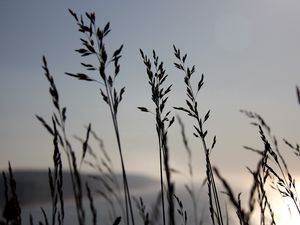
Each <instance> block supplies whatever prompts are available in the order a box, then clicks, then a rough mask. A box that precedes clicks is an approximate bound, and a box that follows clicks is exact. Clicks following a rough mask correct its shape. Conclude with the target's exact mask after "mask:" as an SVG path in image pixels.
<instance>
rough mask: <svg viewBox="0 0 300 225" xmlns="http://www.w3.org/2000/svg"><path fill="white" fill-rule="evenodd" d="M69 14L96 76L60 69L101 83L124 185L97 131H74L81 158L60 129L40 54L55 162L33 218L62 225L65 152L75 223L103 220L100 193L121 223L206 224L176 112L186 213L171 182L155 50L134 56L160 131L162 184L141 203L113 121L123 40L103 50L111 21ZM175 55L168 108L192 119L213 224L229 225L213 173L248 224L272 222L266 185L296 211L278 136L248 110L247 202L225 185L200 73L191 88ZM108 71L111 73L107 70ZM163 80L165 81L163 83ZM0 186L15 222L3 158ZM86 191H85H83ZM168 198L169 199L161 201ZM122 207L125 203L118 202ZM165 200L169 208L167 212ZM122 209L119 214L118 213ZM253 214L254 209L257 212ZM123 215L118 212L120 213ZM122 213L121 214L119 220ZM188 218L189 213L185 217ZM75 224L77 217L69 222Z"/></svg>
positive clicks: (60, 113) (0, 223) (189, 70)
mask: <svg viewBox="0 0 300 225" xmlns="http://www.w3.org/2000/svg"><path fill="white" fill-rule="evenodd" d="M69 12H70V13H71V15H72V16H73V17H74V19H75V21H76V23H77V25H78V27H79V32H81V33H82V34H83V35H84V37H83V38H81V39H80V40H81V42H82V48H80V49H77V50H76V51H77V52H78V53H79V54H80V55H81V56H82V57H84V58H85V57H87V56H94V57H95V58H96V59H97V60H98V61H97V62H98V64H97V65H92V64H89V63H86V62H82V63H81V64H82V66H83V67H84V68H86V70H87V72H89V73H90V72H95V73H96V74H97V77H98V78H97V77H93V76H91V75H90V74H85V73H69V72H68V73H66V74H67V75H68V76H71V77H75V78H77V79H79V80H84V81H88V82H97V83H98V84H100V95H101V97H102V99H103V100H104V102H105V104H106V105H107V106H108V108H109V112H110V115H111V117H112V122H113V128H114V132H115V136H116V141H117V145H118V151H119V156H120V164H121V168H122V179H123V180H122V184H123V192H124V193H122V188H120V184H119V181H118V179H117V175H116V172H115V170H114V166H113V162H112V160H111V158H110V156H109V154H108V152H107V151H106V149H105V147H104V144H103V140H102V139H101V138H99V137H98V136H97V134H96V133H95V131H94V130H93V129H92V126H91V124H89V125H88V126H87V127H86V134H85V137H84V138H80V137H77V136H75V139H76V140H78V141H79V142H80V143H81V145H82V149H81V156H80V157H77V156H76V154H75V151H74V150H73V148H72V145H71V142H70V141H69V140H70V139H69V136H68V132H67V130H66V126H65V124H66V120H67V116H66V111H67V110H66V107H62V106H61V104H60V97H59V92H58V90H57V88H56V85H55V81H54V78H53V76H52V75H51V74H50V71H49V68H48V63H47V61H46V58H45V57H43V71H44V75H45V78H46V79H47V81H48V83H49V93H50V96H51V99H52V104H53V106H54V112H53V114H52V116H51V119H50V122H47V121H46V120H45V119H44V118H43V117H41V116H38V115H36V118H37V119H38V121H39V122H40V123H41V124H42V125H43V127H44V128H45V129H46V130H47V132H48V133H49V134H50V136H51V138H52V144H53V167H51V168H49V169H48V182H49V183H48V185H49V190H50V196H49V198H50V201H51V210H50V211H51V212H50V214H47V213H49V212H46V210H45V209H43V208H41V214H42V216H43V221H38V224H39V225H43V224H44V225H48V224H49V225H50V224H51V225H56V224H58V225H63V224H65V198H64V193H63V186H64V180H65V179H66V178H65V177H64V176H63V174H64V173H63V169H64V168H63V167H64V165H63V163H62V158H61V154H62V153H64V154H65V155H66V157H67V164H68V165H67V168H68V170H69V173H70V177H71V183H72V189H73V199H74V202H75V208H76V216H77V223H78V224H79V225H85V224H93V225H96V224H103V221H102V220H101V218H100V220H99V217H98V215H99V214H98V213H97V207H96V205H95V197H96V196H95V194H98V195H100V196H101V197H102V198H104V199H105V202H106V203H105V204H107V205H108V208H109V209H108V211H107V213H108V214H109V215H110V222H109V224H113V225H118V224H120V223H121V221H122V222H123V223H124V224H126V225H130V224H132V225H134V224H135V223H136V222H135V221H136V218H135V214H134V212H136V214H137V213H138V214H139V215H140V217H141V219H142V222H143V224H144V225H157V224H163V225H166V224H167V223H168V224H170V225H175V224H180V225H187V224H194V225H198V224H204V222H203V220H202V217H203V215H201V214H200V213H199V207H198V206H199V205H204V204H206V202H204V203H203V202H201V201H200V198H199V196H198V194H197V190H198V189H200V188H201V186H200V185H199V186H196V183H197V182H195V176H194V175H195V174H196V173H197V171H195V170H194V168H193V163H192V157H193V154H192V150H191V148H190V146H189V143H188V137H189V136H188V134H187V133H186V131H185V125H184V123H183V121H182V120H181V118H180V117H179V116H177V120H178V123H179V125H180V134H178V135H181V138H182V141H183V144H184V148H185V152H186V154H187V156H188V162H187V164H188V174H189V181H190V183H189V184H187V185H185V188H186V191H187V193H188V195H189V197H190V200H191V204H192V210H191V211H192V212H190V211H188V210H187V209H186V208H185V205H187V204H186V202H183V201H182V200H181V198H180V196H179V195H178V194H177V193H176V191H175V181H174V180H172V176H171V175H172V172H173V170H172V169H171V168H170V161H171V160H170V152H171V151H172V149H169V147H168V129H169V128H170V127H171V126H172V124H173V123H174V121H175V117H174V116H171V115H173V112H172V110H166V104H167V102H168V98H169V96H170V94H171V87H172V85H166V81H167V77H168V75H167V72H166V70H165V69H164V64H163V62H161V61H159V58H158V56H157V54H156V52H155V51H153V52H152V57H151V58H152V59H151V60H150V58H148V57H147V55H146V54H145V53H144V52H143V51H142V50H140V54H141V57H142V60H143V63H144V65H145V66H146V73H147V76H148V83H149V85H150V89H151V99H152V101H153V103H154V109H153V111H152V110H150V108H149V107H148V106H143V107H138V108H139V109H140V110H141V111H142V112H147V113H150V114H151V115H153V116H154V119H155V120H154V121H155V127H156V133H157V137H158V154H159V162H157V165H158V166H159V177H160V189H159V190H157V192H158V196H157V198H156V199H155V201H154V205H153V206H152V207H149V206H147V205H146V204H145V202H144V200H143V197H139V198H133V197H132V196H131V193H130V191H131V190H130V189H129V185H128V180H127V173H126V169H125V162H124V159H123V154H124V153H125V151H124V150H123V148H122V144H121V138H120V132H119V125H118V117H117V115H118V106H119V104H120V102H121V101H122V99H123V94H124V91H125V88H122V89H120V90H118V89H116V88H115V79H116V78H117V76H118V75H119V73H120V64H119V60H120V58H121V51H122V49H123V45H121V46H120V48H118V49H117V50H116V51H115V52H113V53H112V54H111V56H108V53H107V51H106V46H105V43H104V39H105V38H106V36H107V35H108V34H109V32H110V24H109V23H107V24H106V25H105V27H104V28H103V29H100V28H99V27H97V26H96V16H95V13H85V15H81V16H78V15H77V14H76V13H75V12H73V11H72V10H69ZM173 50H174V55H175V57H176V60H177V61H176V62H175V63H174V65H175V67H176V68H178V69H179V70H181V71H182V72H183V75H184V76H183V81H184V83H185V87H186V93H185V96H186V99H185V103H184V104H183V105H184V106H177V107H174V109H175V110H177V111H178V110H179V111H182V112H184V113H185V114H186V115H187V116H188V117H190V118H192V119H193V128H194V132H193V135H191V136H192V137H195V138H196V139H197V140H199V142H200V146H199V148H200V149H201V151H203V152H204V156H205V161H204V162H203V163H205V166H206V172H205V176H206V178H205V183H206V184H207V192H208V193H207V194H208V199H207V200H208V203H209V204H208V205H204V207H207V209H208V211H209V212H210V218H211V224H213V225H215V224H218V225H223V224H229V219H228V217H229V216H228V212H227V207H226V212H225V213H224V211H223V209H224V208H225V206H223V205H221V200H220V195H219V188H220V187H218V186H217V183H216V178H217V179H218V180H219V181H220V183H221V185H222V188H223V189H225V193H226V196H227V197H228V201H229V202H230V203H231V205H232V206H233V208H234V210H235V212H236V218H237V219H238V221H239V224H241V225H250V224H253V221H252V219H253V218H254V217H258V218H259V224H260V225H265V224H272V225H275V224H276V223H277V221H276V215H275V214H274V210H273V207H274V205H273V202H272V199H271V194H272V193H271V191H270V189H269V187H270V186H271V187H272V188H273V189H272V190H273V191H275V192H278V193H279V194H280V195H281V196H282V198H289V199H291V200H292V203H293V205H294V207H295V208H296V209H297V213H298V214H299V215H300V201H299V197H298V194H297V190H296V181H295V178H294V177H293V175H292V173H291V172H290V171H289V168H288V163H287V162H286V160H285V157H284V155H283V154H282V152H283V151H282V150H281V148H280V147H279V144H278V140H277V138H276V137H275V135H273V134H272V132H271V128H270V126H269V125H268V124H267V123H266V122H265V120H264V119H263V118H262V117H261V116H260V115H259V114H257V113H253V112H251V111H247V110H241V112H242V113H243V114H245V115H246V116H247V117H248V118H249V119H250V120H251V124H252V125H254V126H255V127H256V128H257V130H258V133H259V135H260V141H261V143H262V146H263V147H262V148H261V149H255V148H252V147H248V146H245V147H244V148H245V149H246V150H250V151H252V152H254V153H255V154H258V156H259V159H258V161H257V165H256V167H255V168H254V169H253V168H248V171H249V173H250V174H251V177H252V185H251V186H250V188H249V193H248V198H249V199H248V201H247V202H243V201H242V198H241V196H242V195H244V194H245V193H235V192H234V191H233V190H234V188H232V186H231V184H230V183H229V182H228V181H227V180H226V179H225V178H224V176H223V175H221V171H222V169H220V166H218V167H219V168H217V167H216V166H213V165H212V162H211V152H212V150H213V149H214V147H215V144H216V136H214V137H213V138H212V140H208V136H207V133H208V130H207V128H206V127H207V122H208V121H209V119H210V110H207V111H206V112H205V113H204V114H203V113H202V112H200V111H199V103H198V100H197V98H198V93H200V91H201V88H202V86H203V84H204V75H203V74H202V75H201V76H200V78H199V79H198V80H197V82H196V85H195V86H194V83H195V80H194V74H195V66H192V67H189V66H186V60H187V54H184V55H182V53H181V51H180V49H178V48H177V47H175V46H173ZM111 74H112V75H111ZM165 85H166V86H165ZM296 95H297V98H298V102H299V104H300V91H299V88H298V87H296ZM91 139H93V140H94V141H96V142H97V143H98V145H99V150H100V152H101V153H100V154H99V153H97V152H96V151H95V150H94V149H93V147H92V146H91V145H90V144H89V142H90V140H91ZM282 142H283V143H284V146H285V147H287V148H288V149H289V150H292V152H293V153H294V154H295V156H297V157H299V156H300V147H299V144H297V143H296V144H292V143H291V142H290V141H288V140H287V139H286V138H284V139H282ZM82 165H86V166H89V167H91V168H93V169H94V170H95V172H97V175H91V176H90V178H91V179H93V180H97V181H98V182H99V188H97V187H96V188H95V189H93V188H92V186H91V185H90V184H89V183H88V182H84V186H82V185H83V181H82V175H81V173H80V169H81V167H82ZM2 177H3V186H4V193H3V194H4V201H5V202H4V209H3V213H2V219H1V220H0V225H10V224H16V225H20V224H21V223H22V220H21V206H20V203H19V199H18V195H17V185H16V184H17V181H16V180H15V178H14V175H13V171H12V168H11V165H10V163H9V166H8V173H7V172H3V173H2ZM84 193H86V195H85V194H84ZM84 196H87V198H86V199H87V201H88V203H89V205H88V207H86V208H85V206H84V204H83V201H84ZM132 199H133V200H134V201H135V203H136V209H135V210H136V211H134V208H133V205H132V203H131V202H132ZM165 202H167V205H166V203H165ZM124 205H125V207H124ZM166 206H168V210H166ZM87 210H90V212H91V217H90V218H86V212H87ZM120 211H121V212H120ZM256 212H257V213H258V214H257V213H256ZM119 214H121V215H119ZM122 217H125V219H123V220H122ZM191 218H192V219H191ZM72 222H73V223H74V224H76V221H75V218H74V221H72ZM29 223H30V224H31V225H34V224H35V221H34V217H33V216H32V215H30V217H29Z"/></svg>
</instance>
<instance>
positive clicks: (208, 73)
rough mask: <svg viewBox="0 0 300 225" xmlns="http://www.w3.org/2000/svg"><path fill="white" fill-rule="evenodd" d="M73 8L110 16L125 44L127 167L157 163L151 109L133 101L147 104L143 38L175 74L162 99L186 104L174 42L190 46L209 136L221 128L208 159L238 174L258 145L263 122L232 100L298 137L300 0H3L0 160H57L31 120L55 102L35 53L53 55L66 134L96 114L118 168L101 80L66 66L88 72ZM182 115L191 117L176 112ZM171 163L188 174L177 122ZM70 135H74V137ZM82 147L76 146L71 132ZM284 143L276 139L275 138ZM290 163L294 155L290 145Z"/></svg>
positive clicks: (154, 169)
mask: <svg viewBox="0 0 300 225" xmlns="http://www.w3.org/2000/svg"><path fill="white" fill-rule="evenodd" d="M68 8H71V9H73V10H74V11H75V12H77V13H79V14H80V13H84V12H85V11H95V12H96V18H97V20H96V21H97V23H98V25H99V26H100V27H103V26H104V25H105V24H106V22H108V21H110V22H111V29H112V32H111V33H110V35H109V38H108V43H107V46H108V48H109V49H110V50H114V49H116V48H118V47H119V46H120V45H121V44H124V49H123V57H122V59H121V61H120V63H121V75H120V78H119V81H118V85H120V87H122V86H123V85H125V86H126V93H125V96H124V101H123V103H122V104H121V106H120V113H119V120H120V130H121V138H122V141H123V145H124V154H125V161H126V164H127V168H128V170H129V171H131V172H138V173H147V174H151V175H153V174H157V173H158V155H157V142H156V136H155V127H154V118H153V117H152V116H150V115H148V114H144V113H141V112H139V111H138V110H137V106H146V107H149V108H151V107H153V105H152V103H151V101H150V89H149V86H148V83H147V76H146V73H145V67H144V65H143V63H142V60H141V57H140V55H139V51H138V50H139V48H142V49H143V50H144V52H146V53H148V54H151V51H152V49H155V50H156V52H157V54H158V55H159V56H160V58H161V59H162V60H163V61H164V62H165V65H166V69H167V73H168V74H169V80H168V81H169V83H173V84H174V85H173V92H172V93H171V95H170V102H169V103H170V104H169V106H170V107H171V106H181V105H183V104H184V99H185V89H184V84H183V76H182V74H181V73H180V71H178V70H176V69H174V66H173V62H174V60H175V58H174V56H173V49H172V45H173V44H175V45H176V46H177V47H179V48H180V49H181V50H182V51H183V52H187V53H188V59H187V60H188V63H190V64H191V65H193V64H195V65H196V72H197V73H198V75H199V76H200V74H201V73H204V74H205V85H204V87H203V90H202V91H201V93H200V95H199V102H200V103H201V105H200V107H201V111H202V112H203V113H205V112H206V111H207V110H208V109H211V119H210V121H209V123H207V126H208V127H207V128H208V130H209V134H210V136H209V137H211V138H212V137H213V135H216V136H217V145H216V148H215V149H214V152H213V154H212V161H213V163H214V164H215V165H217V166H218V167H219V168H220V169H221V170H223V171H227V172H228V173H232V174H235V173H237V172H238V173H240V171H243V172H245V173H247V172H246V169H245V167H246V166H253V165H255V162H256V161H255V160H256V159H257V158H256V157H255V156H254V155H253V153H250V152H247V151H245V150H244V149H243V145H250V146H253V147H261V146H262V144H261V142H260V140H259V135H258V131H257V129H256V128H254V127H252V126H250V125H249V120H248V119H247V118H246V117H245V116H243V115H242V114H241V113H239V109H249V110H252V111H255V112H258V113H260V114H261V115H262V116H263V117H264V118H265V119H266V121H268V122H269V124H270V125H271V127H272V129H273V132H274V134H276V135H277V136H278V138H279V139H280V138H282V137H285V138H287V139H289V140H290V141H291V142H292V143H294V142H297V141H298V140H299V135H298V134H299V126H298V125H299V124H300V123H299V122H300V120H299V118H300V114H299V113H300V112H299V105H298V104H297V99H296V94H295V86H296V85H297V84H298V85H300V76H299V73H300V63H299V60H300V44H299V40H300V26H299V22H300V13H299V12H300V2H299V1H297V0H285V1H281V0H252V1H246V0H242V1H241V0H236V1H234V0H230V1H217V0H205V1H204V0H201V1H199V0H197V1H196V0H195V1H180V0H164V1H140V0H136V1H133V0H131V1H79V0H77V1H74V0H72V1H71V0H70V1H57V2H53V1H51V2H50V1H38V0H36V1H33V0H27V1H5V0H4V1H0V28H1V31H0V32H1V35H0V154H1V157H0V168H1V169H4V168H6V167H7V162H8V160H10V161H11V163H12V164H13V166H14V167H15V168H34V169H39V168H47V167H48V166H51V165H52V162H51V157H52V145H51V143H52V140H51V137H50V136H49V135H48V133H47V132H46V131H45V130H44V128H43V127H42V126H41V125H40V124H39V122H38V121H37V120H36V119H35V116H34V115H35V114H39V115H41V116H43V117H44V118H46V119H49V118H50V116H51V112H52V111H53V107H52V105H51V99H50V97H49V95H48V83H47V81H46V80H45V78H44V77H43V70H42V68H41V66H42V56H43V55H45V56H46V57H47V60H48V65H49V69H50V72H51V73H52V75H53V76H54V78H55V80H56V84H57V87H58V89H59V92H60V97H61V101H62V104H63V105H65V106H67V109H68V110H67V116H68V122H67V125H68V134H69V136H70V138H71V139H72V135H74V134H76V135H78V136H81V137H84V135H85V130H84V126H85V125H86V124H88V123H89V122H92V126H93V128H94V130H95V131H96V132H97V133H98V135H99V136H100V137H102V138H103V139H104V142H105V144H106V147H107V149H108V151H109V153H110V155H111V157H112V158H113V159H114V160H115V166H116V168H117V169H118V168H119V161H118V154H117V149H116V144H115V138H114V133H113V129H112V123H111V118H110V115H109V111H108V108H107V107H106V105H105V104H104V103H103V101H102V99H101V98H100V96H99V92H98V86H97V85H96V84H91V83H84V82H79V81H77V80H75V79H71V78H70V77H66V76H65V75H64V72H83V71H84V69H83V68H81V66H80V62H81V59H80V57H79V55H78V54H76V53H75V52H74V49H77V48H79V47H80V41H79V38H80V37H81V36H80V34H79V33H78V31H77V26H76V24H75V21H74V20H73V18H72V17H71V16H70V15H69V13H68V10H67V9H68ZM181 116H182V119H184V121H185V122H186V126H187V128H188V127H191V124H190V123H191V121H190V120H187V119H186V116H185V115H181ZM170 135H171V136H170V138H169V141H170V149H171V153H170V154H171V165H172V167H174V168H176V169H178V170H180V171H182V172H183V173H186V171H187V170H186V168H187V166H186V162H187V157H186V153H185V151H184V149H183V144H182V142H181V139H180V138H179V137H180V133H179V130H178V125H177V124H175V125H174V127H173V128H172V130H171V131H170ZM188 136H189V141H190V144H191V146H192V149H193V151H194V163H195V168H197V169H198V168H199V171H200V172H201V173H203V172H204V170H203V165H204V156H203V152H202V149H201V147H200V143H199V142H198V141H197V140H195V138H193V136H192V133H191V129H189V133H188ZM72 141H73V139H72ZM73 143H74V146H76V147H77V149H78V153H80V145H78V143H77V142H76V140H74V141H73ZM280 144H281V146H282V147H284V149H287V148H285V146H284V145H283V143H280ZM287 158H288V160H290V161H291V165H294V167H293V168H294V169H299V167H298V168H297V166H296V165H297V160H299V159H295V158H294V157H293V155H292V154H287Z"/></svg>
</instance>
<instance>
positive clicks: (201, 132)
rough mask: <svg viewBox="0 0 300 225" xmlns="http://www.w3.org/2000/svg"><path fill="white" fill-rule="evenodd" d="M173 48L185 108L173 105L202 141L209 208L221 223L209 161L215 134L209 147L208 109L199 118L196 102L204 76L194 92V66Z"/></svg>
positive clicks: (219, 207)
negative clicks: (189, 120)
mask: <svg viewBox="0 0 300 225" xmlns="http://www.w3.org/2000/svg"><path fill="white" fill-rule="evenodd" d="M173 48H174V55H175V57H176V59H177V60H178V62H175V63H174V65H175V67H176V68H177V69H179V70H181V71H183V72H184V74H185V76H184V82H185V85H186V95H187V99H186V108H185V107H174V108H175V109H177V110H180V111H183V112H185V113H187V115H188V116H190V117H192V118H193V119H195V121H196V124H195V125H194V129H195V132H194V136H195V137H196V138H199V139H200V140H201V142H202V147H203V150H204V153H205V161H206V177H207V187H208V196H209V210H210V215H211V219H212V223H213V224H220V225H223V224H224V223H223V216H222V211H221V205H220V201H219V195H218V191H217V186H216V183H215V178H214V174H213V170H212V166H211V162H210V153H211V151H212V149H213V148H214V146H215V144H216V136H214V138H213V141H212V145H211V147H210V148H209V147H208V145H207V141H206V135H207V130H205V128H204V127H203V125H204V124H205V122H206V121H207V120H208V118H209V116H210V110H208V111H207V113H206V114H205V116H204V117H203V118H201V116H200V114H199V111H198V102H197V99H196V97H197V94H198V93H199V91H200V89H201V87H202V85H203V84H204V76H203V74H202V76H201V79H200V81H199V82H198V86H197V91H196V92H194V89H193V87H192V85H191V83H192V82H191V77H192V75H193V74H194V72H195V66H193V67H192V68H189V67H186V66H185V61H186V58H187V54H185V55H183V56H182V55H181V53H180V49H178V48H176V47H175V46H173Z"/></svg>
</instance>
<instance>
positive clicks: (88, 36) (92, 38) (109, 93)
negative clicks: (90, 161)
mask: <svg viewBox="0 0 300 225" xmlns="http://www.w3.org/2000/svg"><path fill="white" fill-rule="evenodd" d="M69 12H70V13H71V15H72V16H73V17H74V19H75V20H76V22H77V25H78V26H79V32H81V33H83V34H84V37H85V38H82V39H81V41H82V46H83V47H82V48H80V49H77V50H76V51H77V52H78V53H79V54H81V56H82V57H87V56H89V55H92V56H95V57H96V58H97V60H98V63H99V65H98V66H94V65H91V64H86V63H81V64H82V66H84V67H85V68H86V69H87V70H88V71H98V75H99V78H100V79H101V81H98V80H95V79H92V78H90V76H88V75H86V74H84V73H76V74H74V73H66V74H67V75H69V76H72V77H75V78H77V79H79V80H85V81H94V82H98V83H99V84H101V86H102V88H103V89H102V88H100V93H101V96H102V98H103V100H104V101H105V103H106V104H107V105H108V107H109V110H110V114H111V117H112V122H113V127H114V131H115V136H116V140H117V145H118V150H119V156H120V161H121V168H122V176H123V185H124V197H125V208H126V224H129V220H130V218H131V223H132V225H134V224H135V222H134V215H133V210H132V203H131V195H130V190H129V187H128V181H127V175H126V169H125V163H124V157H123V150H122V144H121V138H120V132H119V125H118V118H117V113H118V106H119V103H120V102H121V101H122V96H123V94H124V92H125V87H123V88H122V89H121V90H120V91H118V90H117V89H116V88H115V86H114V81H115V78H116V77H117V76H118V74H119V72H120V64H119V59H120V58H121V51H122V48H123V45H121V46H120V48H119V49H117V50H116V51H115V52H114V53H113V55H112V57H111V58H110V59H109V60H108V55H107V52H106V47H105V44H104V38H105V37H106V36H107V35H108V34H109V32H110V24H109V23H107V24H106V26H105V27H104V28H103V29H100V28H99V27H97V26H96V23H95V20H96V17H95V13H86V14H85V16H86V18H87V20H88V22H87V23H86V22H85V21H84V19H83V16H82V15H81V16H80V18H79V17H78V16H77V14H76V13H74V12H73V11H72V10H70V9H69ZM111 63H113V75H108V74H107V70H108V66H109V65H110V64H111ZM129 214H130V215H129Z"/></svg>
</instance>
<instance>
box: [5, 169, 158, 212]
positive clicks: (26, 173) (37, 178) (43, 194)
mask: <svg viewBox="0 0 300 225" xmlns="http://www.w3.org/2000/svg"><path fill="white" fill-rule="evenodd" d="M91 175H92V176H94V177H95V178H100V177H99V175H95V174H83V175H82V183H83V184H84V182H85V181H88V183H89V185H90V187H91V190H96V189H98V190H101V189H102V190H103V186H101V183H100V182H98V181H96V179H92V178H91V177H90V176H91ZM14 177H15V180H16V182H17V194H18V197H19V201H20V204H21V206H26V205H30V204H36V203H47V202H49V201H50V200H51V197H50V187H49V182H48V171H46V170H45V171H34V170H20V171H14ZM63 177H64V181H63V182H64V185H63V190H64V199H65V200H68V199H70V198H71V197H72V196H73V190H72V185H71V177H70V173H69V172H63ZM127 178H128V183H129V184H130V187H131V189H142V188H146V187H149V186H152V185H155V184H157V182H158V181H157V180H155V179H153V178H150V177H145V176H141V175H134V174H130V175H128V177H127ZM117 179H118V180H119V181H121V180H122V177H121V175H117ZM119 183H120V184H121V182H119ZM120 186H121V187H122V185H120ZM83 187H84V186H83ZM84 189H85V188H84ZM84 191H85V190H84ZM84 193H85V192H84ZM3 205H4V182H3V177H2V176H1V177H0V209H2V208H3ZM1 211H2V210H1Z"/></svg>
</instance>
